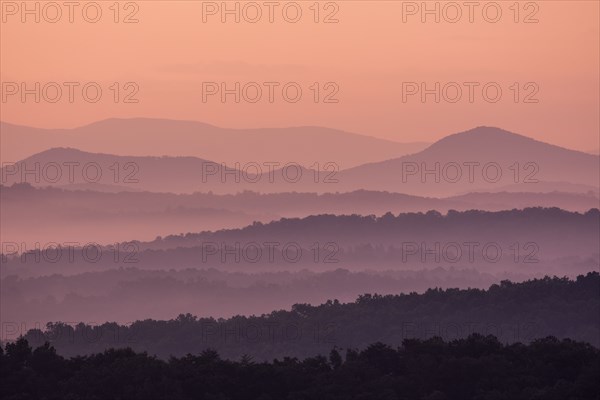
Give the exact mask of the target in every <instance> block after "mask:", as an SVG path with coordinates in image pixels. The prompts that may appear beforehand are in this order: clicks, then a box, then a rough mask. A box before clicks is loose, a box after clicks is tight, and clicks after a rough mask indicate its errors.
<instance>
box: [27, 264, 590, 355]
mask: <svg viewBox="0 0 600 400" xmlns="http://www.w3.org/2000/svg"><path fill="white" fill-rule="evenodd" d="M264 290H269V287H268V286H265V287H264ZM599 293H600V274H599V273H598V272H590V273H588V274H587V275H585V276H583V275H581V276H579V277H578V278H577V279H575V280H569V279H567V278H556V277H555V278H549V277H547V278H544V279H536V280H530V281H526V282H522V283H512V282H510V281H502V282H501V283H500V284H494V285H492V286H491V287H490V288H489V289H488V290H480V289H466V290H460V289H446V290H441V289H429V290H427V291H426V292H424V293H422V294H417V293H409V294H400V295H386V296H380V295H372V294H365V295H362V296H360V297H359V298H358V299H357V300H356V301H355V302H352V303H345V304H344V303H340V302H338V301H337V300H330V301H327V302H326V303H324V304H321V305H318V306H312V305H309V304H296V305H294V306H293V307H292V309H291V310H280V311H273V312H271V313H270V314H263V315H261V316H252V317H245V316H237V317H232V318H229V319H213V318H197V317H195V316H193V315H191V314H181V315H179V316H178V317H177V318H175V319H171V320H168V321H158V320H144V321H137V322H134V323H133V324H130V325H118V324H116V323H110V322H107V323H104V324H101V325H98V324H84V323H79V324H74V323H67V322H64V323H60V322H57V323H53V324H50V325H49V326H48V327H47V328H46V329H45V330H43V331H42V330H39V329H33V330H30V331H29V332H27V334H26V336H25V337H26V339H27V340H28V341H29V342H30V343H32V344H34V345H41V344H43V343H44V342H45V341H49V342H50V343H51V344H52V345H53V346H54V347H56V349H57V351H58V353H59V354H61V355H64V356H73V355H81V354H92V353H98V352H102V351H104V350H106V349H108V348H119V347H120V348H123V347H131V348H132V349H134V350H136V351H146V352H148V353H149V354H151V355H156V356H158V357H159V358H162V359H167V358H168V357H169V356H178V357H179V356H183V355H185V354H187V353H192V354H198V353H200V352H202V351H204V350H206V349H209V348H212V349H215V350H217V351H218V352H219V354H220V355H221V356H222V357H223V358H227V359H234V360H237V359H239V358H240V357H242V356H243V355H245V354H246V355H249V356H251V357H253V358H254V359H255V360H260V361H262V360H272V359H273V358H276V357H279V358H281V357H286V356H290V357H300V358H305V357H311V356H314V355H316V354H326V353H327V352H329V350H330V349H331V348H332V347H333V346H337V347H342V348H359V349H364V348H366V347H367V346H368V345H370V344H372V343H375V342H382V343H385V344H388V345H391V346H398V345H400V344H401V343H402V342H403V340H404V339H412V338H418V339H427V338H431V337H434V336H439V337H441V338H443V339H445V340H452V339H457V338H465V337H467V336H468V335H470V334H472V333H479V334H482V335H489V334H491V335H494V336H496V337H497V338H498V340H500V341H501V342H504V343H515V342H522V343H528V342H530V341H532V340H534V339H537V338H544V337H546V336H550V335H552V336H556V337H558V338H559V339H562V338H570V339H573V340H580V341H585V342H588V343H591V344H592V345H594V346H598V345H600V343H598V340H599V336H600V296H599ZM15 339H16V337H15Z"/></svg>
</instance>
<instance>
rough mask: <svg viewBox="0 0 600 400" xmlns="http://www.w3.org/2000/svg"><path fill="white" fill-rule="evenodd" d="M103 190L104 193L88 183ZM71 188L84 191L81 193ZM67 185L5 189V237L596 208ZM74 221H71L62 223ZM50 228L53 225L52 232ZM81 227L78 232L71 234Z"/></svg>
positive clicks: (499, 197)
mask: <svg viewBox="0 0 600 400" xmlns="http://www.w3.org/2000/svg"><path fill="white" fill-rule="evenodd" d="M96 186H97V187H99V189H100V192H96V191H91V190H89V189H87V188H88V187H92V188H93V187H96ZM73 187H77V188H80V187H81V188H82V189H79V190H75V189H73ZM70 188H71V190H65V189H64V188H62V187H61V188H53V187H45V188H39V187H38V188H34V187H32V186H30V185H28V184H19V185H13V186H8V187H2V190H1V191H0V199H1V202H0V208H1V210H2V216H3V223H2V233H3V240H4V241H12V242H19V243H20V242H25V243H28V244H31V243H35V242H50V241H58V242H64V241H72V240H75V239H77V240H79V241H84V242H87V241H93V242H98V243H110V242H114V241H124V240H133V239H136V240H142V241H147V240H152V239H154V238H155V237H156V236H164V235H168V234H174V233H181V232H183V233H185V232H193V231H198V230H217V229H221V228H235V227H243V226H246V225H249V224H251V223H252V222H254V221H260V222H264V223H266V222H270V221H273V220H278V219H280V218H281V217H287V218H292V217H307V216H309V215H318V214H338V215H340V214H344V215H351V214H359V215H372V214H373V215H377V216H381V215H384V214H386V213H387V212H392V213H394V214H399V213H404V212H426V211H429V210H438V211H440V212H443V213H445V212H447V211H448V210H457V211H465V210H471V209H479V210H487V211H499V210H506V209H511V208H526V207H535V206H542V207H559V208H562V209H564V210H569V211H580V212H585V211H587V210H589V209H590V208H594V207H597V206H598V201H599V200H598V197H597V196H595V195H588V194H575V193H559V192H553V193H517V192H514V193H509V192H500V193H493V194H491V193H470V194H466V195H462V196H456V197H449V198H441V199H438V198H428V197H419V196H409V195H405V194H399V193H388V192H372V191H364V190H361V191H355V192H350V193H327V194H316V193H275V194H260V193H256V192H242V193H238V194H235V195H218V194H210V193H194V194H179V195H177V194H173V193H153V192H139V191H135V192H131V191H122V192H120V193H119V192H114V191H116V190H120V189H121V188H124V189H128V188H129V186H113V185H106V186H104V185H99V184H81V185H72V186H71V187H70ZM64 221H69V224H64ZM46 227H52V229H48V228H46ZM74 232H77V234H76V237H73V235H74Z"/></svg>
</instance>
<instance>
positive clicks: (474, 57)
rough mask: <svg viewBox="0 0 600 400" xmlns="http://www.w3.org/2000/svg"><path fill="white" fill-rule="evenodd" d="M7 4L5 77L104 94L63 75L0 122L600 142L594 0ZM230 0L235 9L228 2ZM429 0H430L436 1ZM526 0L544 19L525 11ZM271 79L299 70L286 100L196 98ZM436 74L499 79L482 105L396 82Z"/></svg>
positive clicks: (580, 145)
mask: <svg viewBox="0 0 600 400" xmlns="http://www.w3.org/2000/svg"><path fill="white" fill-rule="evenodd" d="M8 3H15V2H7V1H2V2H1V5H2V10H3V13H2V18H3V21H2V25H1V35H0V36H1V38H0V47H1V49H2V50H1V51H2V54H1V55H2V57H1V61H0V67H1V69H0V70H1V81H2V82H3V84H4V85H6V83H7V82H17V83H21V82H26V83H27V84H28V86H30V87H33V85H34V83H35V82H40V83H41V85H44V84H45V83H47V82H58V83H60V84H62V83H63V82H81V84H84V83H86V82H90V81H93V82H98V84H99V85H100V86H101V87H102V89H103V97H102V99H101V100H100V101H99V102H98V103H94V104H92V103H87V102H85V101H84V100H83V99H82V98H81V92H80V91H79V92H78V91H76V92H75V96H76V97H75V100H74V102H73V103H70V102H69V101H68V100H67V94H66V89H65V91H64V93H63V97H62V98H61V100H59V101H58V102H57V103H54V104H52V103H49V102H47V101H41V102H40V103H35V102H34V101H33V96H29V97H28V98H27V101H26V102H25V103H23V102H21V100H20V97H19V95H18V94H17V95H14V96H8V97H6V101H3V102H2V103H1V106H2V115H1V119H2V120H3V121H6V122H11V123H17V124H23V125H29V126H36V127H49V128H55V127H75V126H79V125H84V124H87V123H90V122H94V121H97V120H100V119H104V118H110V117H157V118H171V119H187V120H197V121H203V122H208V123H211V124H215V125H218V126H223V127H240V128H242V127H244V128H250V127H278V126H297V125H321V126H327V127H333V128H339V129H344V130H348V131H353V132H358V133H363V134H367V135H372V136H377V137H382V138H388V139H393V140H397V141H406V142H408V141H433V140H436V139H439V138H440V137H441V136H444V135H446V134H449V133H453V132H457V131H462V130H465V129H469V128H471V127H474V126H479V125H491V126H499V127H502V128H504V129H508V130H511V131H515V132H519V133H523V134H526V135H529V136H532V137H534V138H536V139H539V140H543V141H547V142H551V143H555V144H559V145H562V146H565V147H569V148H575V149H580V150H586V151H589V150H595V149H597V148H598V147H599V143H598V137H599V131H600V127H599V120H600V116H599V109H600V104H599V76H598V75H599V72H598V71H599V68H600V66H599V48H600V42H599V37H600V32H599V26H598V25H599V19H598V16H599V5H598V4H599V3H598V2H597V1H540V2H529V3H531V4H530V5H526V3H527V2H520V7H519V8H520V13H519V21H520V22H519V23H515V22H514V21H513V19H514V17H515V15H514V9H510V7H511V6H512V5H513V4H514V2H512V1H500V2H497V4H500V5H501V9H502V17H501V19H500V21H499V22H497V23H490V22H487V21H486V20H485V19H484V18H483V16H482V11H481V9H482V7H483V5H484V4H486V3H489V2H482V3H479V6H478V7H477V8H476V9H475V13H474V22H473V23H470V22H469V21H468V15H467V14H466V13H468V9H467V8H466V7H463V8H462V12H463V16H462V19H461V20H460V21H459V22H457V23H448V22H445V21H443V18H442V22H440V23H435V22H434V21H433V16H429V17H428V18H429V20H428V22H426V23H422V22H421V21H420V14H417V15H411V16H407V22H406V23H403V21H402V19H403V17H402V15H403V14H402V11H403V6H404V7H407V2H391V1H385V2H384V1H354V2H343V1H339V2H337V3H336V4H337V8H338V11H337V13H336V14H335V18H337V19H338V20H339V22H338V23H330V24H325V23H322V22H320V23H315V22H314V20H313V18H314V12H313V10H311V9H310V8H309V7H311V6H312V5H313V2H312V1H303V2H297V4H299V5H300V6H301V9H302V12H303V14H302V18H301V19H300V21H299V22H298V23H295V24H292V23H288V22H286V21H285V20H284V19H283V16H282V13H281V11H280V9H281V7H278V8H277V9H276V11H275V14H274V18H275V20H274V22H273V23H269V22H268V21H267V18H268V16H267V15H265V14H264V13H266V12H267V11H268V9H267V8H266V7H264V6H263V7H262V11H263V17H262V19H261V21H259V22H258V23H248V22H241V23H234V22H233V20H232V18H233V17H229V22H227V23H221V22H220V19H219V18H220V17H219V15H214V16H208V17H207V18H208V19H207V22H206V23H203V22H202V7H203V2H201V1H178V2H166V1H141V2H133V3H135V4H136V5H137V8H138V10H137V13H136V14H135V18H137V19H138V20H139V22H138V23H132V24H125V23H114V22H113V18H114V14H113V11H112V10H111V9H109V7H110V5H111V4H113V2H99V4H101V6H102V11H103V14H102V19H101V20H100V22H98V23H95V24H92V23H89V22H86V21H85V20H84V19H83V18H82V14H81V11H80V10H79V11H78V10H76V11H75V14H74V18H75V19H74V22H73V23H69V22H68V16H67V15H66V14H65V13H66V12H67V11H68V10H67V9H66V8H64V9H63V10H62V11H63V16H62V18H61V20H60V21H58V22H57V23H54V24H52V23H48V22H45V21H43V18H42V21H40V23H35V22H34V21H33V16H29V17H28V18H29V21H28V22H25V23H22V22H21V20H20V14H19V11H20V10H18V12H17V14H16V15H11V14H12V10H13V9H12V8H10V7H12V6H11V5H7V4H8ZM20 3H21V2H16V3H15V4H17V5H20ZM59 3H62V2H59ZM125 3H126V2H121V6H122V9H121V12H120V15H119V19H120V20H122V19H123V18H124V17H125V15H127V14H129V13H130V12H131V11H135V8H133V6H130V8H128V9H123V8H124V7H125ZM220 3H221V2H218V4H220ZM288 3H289V2H288ZM326 3H327V2H321V3H320V7H321V10H320V15H319V18H320V19H321V20H322V19H323V18H324V17H325V15H327V14H329V13H330V12H332V11H335V6H334V5H329V6H327V7H328V8H327V9H325V5H326ZM420 3H421V2H418V3H416V4H420ZM458 3H459V4H463V2H458ZM29 4H30V6H31V7H33V4H34V3H33V2H30V3H29ZM81 4H83V3H81ZM228 4H229V5H230V6H231V7H233V4H234V2H230V3H228ZM258 4H263V2H262V1H259V2H258ZM283 4H284V3H281V4H280V5H283ZM428 4H429V5H430V6H431V7H433V4H434V2H430V3H428ZM440 4H441V7H443V6H444V5H446V4H447V2H441V3H440ZM532 4H533V5H532ZM526 7H527V8H526ZM278 10H279V11H278ZM250 11H252V10H249V12H250ZM451 11H452V10H448V12H449V13H450V12H451ZM48 12H49V13H50V14H48V15H50V16H53V15H54V11H53V10H48ZM252 12H253V11H252ZM453 12H454V11H452V13H453ZM532 12H534V13H535V15H534V16H533V17H534V18H537V19H538V20H539V22H537V23H523V19H524V18H525V16H526V15H529V14H531V13H532ZM90 13H92V12H91V11H90ZM493 14H494V13H493V10H492V11H489V15H492V16H493ZM249 15H253V14H249ZM289 15H293V10H292V11H290V14H289ZM448 15H453V14H448ZM271 81H275V82H280V83H281V85H283V84H285V83H286V82H297V83H298V84H299V85H300V86H301V87H302V89H303V98H302V100H300V101H299V102H297V103H293V104H292V103H288V102H286V101H284V100H283V98H282V97H281V92H280V91H276V92H275V100H274V102H273V103H270V102H269V101H268V100H267V99H266V97H267V96H266V92H265V91H263V98H262V100H261V101H259V102H257V103H254V104H252V103H248V102H244V101H241V102H240V103H239V104H236V103H235V102H233V97H232V96H230V97H229V101H228V102H225V103H222V102H220V101H219V99H218V98H217V96H213V97H210V98H209V99H208V101H207V102H203V101H202V83H203V82H219V83H220V82H227V83H228V85H229V86H233V85H234V82H241V84H242V85H244V84H245V83H247V82H258V83H261V84H262V83H263V82H271ZM436 81H438V82H441V83H442V85H443V84H444V83H447V82H457V83H459V84H460V85H462V83H463V82H478V83H479V84H480V86H479V87H480V88H481V86H483V85H484V84H485V83H488V82H496V83H497V84H498V85H499V86H500V87H501V88H502V90H503V96H502V98H501V100H500V101H498V102H497V103H488V102H486V101H485V100H484V99H483V98H482V96H481V91H480V90H479V91H478V90H477V89H476V91H475V99H474V102H473V103H470V102H469V101H468V99H467V97H468V96H467V89H466V87H465V86H463V88H464V90H463V97H462V99H461V100H459V101H458V102H457V103H449V102H446V101H441V102H440V103H437V104H436V103H435V102H433V96H429V97H428V102H426V103H422V102H421V101H420V98H419V97H418V96H413V97H410V98H409V99H408V101H407V102H403V101H402V86H403V85H402V82H418V83H420V82H426V83H427V84H428V86H430V87H433V85H434V82H436ZM114 82H120V84H121V86H123V85H124V84H125V83H126V82H135V83H136V84H137V85H138V86H139V92H138V94H137V95H136V96H135V98H137V99H139V102H138V103H136V104H124V103H122V102H120V103H114V101H113V100H112V94H113V93H112V92H111V90H110V89H109V87H110V86H111V85H112V83H114ZM314 82H319V83H320V85H321V92H320V94H321V95H324V94H325V93H326V92H328V91H327V90H325V91H324V88H323V87H322V86H323V85H324V84H325V83H326V82H335V83H336V84H337V86H338V87H339V93H338V94H337V95H336V96H335V98H337V99H338V100H339V102H337V103H330V104H325V103H322V102H319V103H315V102H314V101H313V97H312V96H313V92H312V91H311V90H310V88H309V86H311V84H312V83H314ZM515 82H518V83H519V84H520V86H521V92H520V95H521V100H522V97H523V96H524V95H525V94H527V93H529V92H531V90H533V89H531V88H532V87H533V86H530V87H529V89H527V90H526V89H524V88H523V86H524V85H525V84H526V83H527V82H534V83H535V85H537V87H538V88H539V92H538V93H537V95H535V97H534V98H535V99H538V100H539V102H537V103H523V102H522V101H519V102H518V103H515V102H514V100H513V95H514V92H513V91H511V89H510V87H511V85H513V84H514V83H515ZM280 87H281V86H280ZM265 90H266V89H265ZM5 91H6V86H5ZM5 91H4V92H3V94H4V95H5V94H6V93H5ZM123 93H124V92H123V89H121V94H123Z"/></svg>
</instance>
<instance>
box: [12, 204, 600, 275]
mask: <svg viewBox="0 0 600 400" xmlns="http://www.w3.org/2000/svg"><path fill="white" fill-rule="evenodd" d="M599 240H600V212H599V211H598V209H591V210H589V211H587V212H585V213H577V212H568V211H564V210H560V209H558V208H526V209H523V210H510V211H497V212H487V211H477V210H472V211H464V212H457V211H449V212H448V213H447V214H445V215H444V214H441V213H439V212H437V211H428V212H427V213H403V214H398V215H394V214H392V213H386V214H384V215H383V216H381V217H375V216H372V215H371V216H359V215H341V216H340V215H315V216H309V217H306V218H283V219H280V220H278V221H274V222H270V223H267V224H263V223H260V222H255V223H253V224H252V225H248V226H246V227H244V228H239V229H222V230H216V231H203V232H197V233H186V234H181V235H170V236H165V237H159V238H156V239H155V240H153V241H149V242H140V241H136V242H127V243H114V244H109V245H106V246H103V247H101V246H100V245H96V244H85V245H84V244H83V243H81V244H80V245H79V246H78V245H77V243H75V244H69V243H62V244H61V243H58V244H57V243H49V244H48V243H44V244H43V245H41V246H40V248H38V249H35V248H34V249H31V248H27V247H25V249H24V250H25V251H24V252H21V251H20V250H21V246H20V245H19V243H12V244H11V246H8V245H7V246H5V249H4V257H2V264H1V267H2V271H1V272H2V276H3V277H6V276H8V275H10V274H16V275H20V276H33V275H47V274H51V273H70V274H72V273H80V272H83V271H93V270H105V269H109V268H114V267H118V266H125V267H134V266H135V267H137V268H153V269H182V268H210V267H214V268H218V269H223V270H228V271H233V272H247V273H250V272H261V271H263V272H273V271H297V270H301V269H304V268H308V269H311V270H316V271H331V270H334V269H337V268H347V269H351V270H386V269H396V270H407V269H422V268H426V267H438V266H442V267H449V266H454V267H462V268H475V269H478V270H480V271H485V272H489V273H503V272H519V273H523V274H530V275H531V276H539V275H542V276H543V274H553V275H554V274H555V275H558V276H562V275H568V276H574V275H576V274H578V273H585V272H588V271H592V270H596V269H597V267H598V260H599V254H598V253H599V250H598V243H599Z"/></svg>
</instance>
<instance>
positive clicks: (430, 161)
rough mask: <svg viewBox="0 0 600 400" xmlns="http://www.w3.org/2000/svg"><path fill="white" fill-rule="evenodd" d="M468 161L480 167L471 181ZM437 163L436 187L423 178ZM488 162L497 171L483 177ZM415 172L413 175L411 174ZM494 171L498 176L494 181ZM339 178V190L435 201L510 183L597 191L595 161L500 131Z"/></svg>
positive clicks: (462, 137) (472, 134)
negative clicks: (580, 186)
mask: <svg viewBox="0 0 600 400" xmlns="http://www.w3.org/2000/svg"><path fill="white" fill-rule="evenodd" d="M471 162H475V163H479V166H475V165H473V167H472V168H473V174H472V176H473V179H470V178H469V167H468V165H466V166H465V165H464V163H471ZM436 163H439V171H440V172H439V182H436V175H435V174H433V173H429V174H426V175H424V176H423V175H422V173H423V171H426V170H429V171H434V170H435V167H436ZM452 163H456V164H452ZM488 163H497V166H498V167H500V168H499V169H498V168H496V167H495V166H494V165H492V164H489V166H488V170H487V173H486V174H485V175H484V173H483V167H484V166H485V165H486V164H488ZM515 163H518V164H517V165H516V164H515ZM456 165H458V166H459V167H460V170H459V169H458V168H457V167H456ZM444 167H446V172H445V173H444ZM415 168H416V173H414V174H411V173H412V171H413V170H415ZM498 170H500V171H501V175H500V177H499V179H498V180H497V181H496V179H497V173H496V172H497V171H498ZM516 171H518V174H517V173H516ZM403 172H404V173H405V176H404V177H403ZM459 173H462V175H459ZM338 178H339V180H340V184H339V186H340V187H341V188H346V187H347V186H350V187H356V186H359V187H362V188H365V189H372V190H388V191H394V192H401V193H410V194H418V195H436V196H445V195H452V194H458V193H465V192H471V191H491V190H493V188H498V187H501V186H506V185H511V184H515V183H518V184H520V185H519V186H520V189H519V190H518V191H527V192H535V191H538V190H536V183H535V181H542V182H546V184H545V190H544V191H548V186H549V185H550V182H570V183H575V184H583V185H588V186H591V187H598V182H599V179H600V157H598V156H593V155H591V154H587V153H583V152H580V151H574V150H568V149H564V148H562V147H559V146H554V145H551V144H548V143H543V142H540V141H537V140H533V139H531V138H528V137H525V136H522V135H518V134H514V133H511V132H508V131H505V130H502V129H499V128H492V127H478V128H475V129H471V130H469V131H466V132H461V133H457V134H454V135H450V136H447V137H445V138H443V139H441V140H439V141H437V142H436V143H434V144H432V145H431V146H429V147H428V148H427V149H425V150H423V151H421V152H419V153H416V154H413V155H408V156H403V157H400V158H396V159H392V160H387V161H382V162H378V163H372V164H367V165H362V166H359V167H355V168H351V169H349V170H345V171H342V172H340V173H339V177H338ZM470 180H472V182H470ZM494 181H495V182H494ZM490 182H493V183H490ZM553 190H560V189H558V188H556V189H553Z"/></svg>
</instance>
